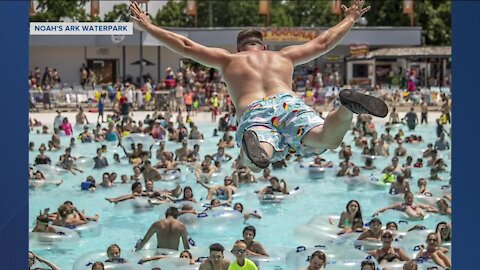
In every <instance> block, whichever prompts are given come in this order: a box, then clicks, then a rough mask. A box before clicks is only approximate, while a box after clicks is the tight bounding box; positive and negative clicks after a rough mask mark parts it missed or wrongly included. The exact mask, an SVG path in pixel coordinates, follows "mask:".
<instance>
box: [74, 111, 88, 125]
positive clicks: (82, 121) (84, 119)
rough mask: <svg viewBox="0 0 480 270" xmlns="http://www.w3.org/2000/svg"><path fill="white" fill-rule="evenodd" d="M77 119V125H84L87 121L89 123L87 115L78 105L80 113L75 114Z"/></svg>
mask: <svg viewBox="0 0 480 270" xmlns="http://www.w3.org/2000/svg"><path fill="white" fill-rule="evenodd" d="M75 121H76V123H75V124H76V125H84V124H85V123H87V125H88V124H89V122H88V119H87V116H86V115H85V113H84V112H83V108H82V107H78V113H77V115H76V116H75Z"/></svg>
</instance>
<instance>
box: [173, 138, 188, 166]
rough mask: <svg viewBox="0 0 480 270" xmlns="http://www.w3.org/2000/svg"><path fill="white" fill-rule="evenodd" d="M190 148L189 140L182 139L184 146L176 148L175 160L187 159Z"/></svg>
mask: <svg viewBox="0 0 480 270" xmlns="http://www.w3.org/2000/svg"><path fill="white" fill-rule="evenodd" d="M189 154H190V150H189V149H188V141H187V139H184V140H183V141H182V147H180V148H178V149H177V150H175V161H186V160H187V158H188V155H189Z"/></svg>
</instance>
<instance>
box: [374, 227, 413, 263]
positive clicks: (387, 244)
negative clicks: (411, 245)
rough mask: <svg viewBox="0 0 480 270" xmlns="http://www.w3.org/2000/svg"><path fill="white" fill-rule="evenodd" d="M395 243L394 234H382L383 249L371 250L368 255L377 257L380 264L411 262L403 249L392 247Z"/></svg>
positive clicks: (386, 231)
mask: <svg viewBox="0 0 480 270" xmlns="http://www.w3.org/2000/svg"><path fill="white" fill-rule="evenodd" d="M393 241H394V233H393V232H392V231H389V230H384V231H383V232H382V247H381V248H379V249H375V250H371V251H369V252H368V254H370V255H372V256H373V257H375V259H376V260H377V262H379V263H380V264H383V263H389V262H404V261H409V260H410V257H408V255H407V254H406V253H405V251H404V250H403V249H401V248H396V247H392V243H393Z"/></svg>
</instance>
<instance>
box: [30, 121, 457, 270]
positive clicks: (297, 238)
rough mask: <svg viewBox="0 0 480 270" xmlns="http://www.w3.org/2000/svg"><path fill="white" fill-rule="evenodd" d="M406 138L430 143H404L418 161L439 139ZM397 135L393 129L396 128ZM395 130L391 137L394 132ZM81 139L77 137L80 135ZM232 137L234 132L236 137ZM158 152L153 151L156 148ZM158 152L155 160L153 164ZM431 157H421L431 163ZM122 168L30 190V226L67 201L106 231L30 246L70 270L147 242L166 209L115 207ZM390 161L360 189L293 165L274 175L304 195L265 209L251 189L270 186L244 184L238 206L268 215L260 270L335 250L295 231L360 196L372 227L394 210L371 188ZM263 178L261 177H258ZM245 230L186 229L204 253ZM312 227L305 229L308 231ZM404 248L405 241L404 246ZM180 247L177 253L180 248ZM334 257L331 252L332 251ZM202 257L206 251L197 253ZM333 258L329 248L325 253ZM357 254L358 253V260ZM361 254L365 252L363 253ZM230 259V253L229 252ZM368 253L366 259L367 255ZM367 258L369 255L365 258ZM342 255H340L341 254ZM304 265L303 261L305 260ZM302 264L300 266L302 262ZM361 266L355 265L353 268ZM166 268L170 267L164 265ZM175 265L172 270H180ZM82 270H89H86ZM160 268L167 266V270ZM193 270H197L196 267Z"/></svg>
mask: <svg viewBox="0 0 480 270" xmlns="http://www.w3.org/2000/svg"><path fill="white" fill-rule="evenodd" d="M214 128H215V126H214V125H213V124H202V125H200V130H201V131H202V132H203V133H204V134H205V136H206V137H207V139H206V140H205V141H204V142H203V143H202V144H201V148H200V153H201V156H202V157H203V155H205V154H213V153H215V152H216V143H217V142H218V140H219V139H220V137H215V138H212V137H211V135H212V133H213V129H214ZM404 131H405V135H409V134H417V135H422V137H423V138H424V140H425V142H424V143H420V144H415V145H410V144H404V146H405V147H406V148H407V150H408V155H412V157H413V159H414V161H416V159H417V157H419V155H420V153H421V150H422V149H425V148H426V146H427V144H428V143H433V142H434V141H435V140H436V136H435V127H434V126H433V125H429V126H418V127H417V130H416V131H415V132H414V133H410V132H408V131H407V130H406V129H404ZM394 132H395V133H396V131H394ZM395 133H393V134H395ZM77 134H78V132H77ZM232 135H233V134H232ZM50 137H51V135H38V134H35V132H32V133H31V134H30V141H34V142H35V145H36V148H38V146H39V145H40V144H41V143H46V142H47V141H48V140H49V139H50ZM352 138H353V136H352V135H351V134H350V133H349V134H347V135H346V137H345V141H346V142H347V143H350V144H351V145H352V147H353V149H354V151H355V154H354V156H353V158H352V160H351V161H352V162H354V163H355V164H358V165H363V159H362V157H361V155H360V154H359V152H360V149H358V148H355V147H354V146H353V141H352ZM61 139H62V145H65V146H66V145H68V143H69V138H67V137H62V138H61ZM106 144H107V145H108V153H107V154H105V156H106V157H107V159H108V160H109V162H110V164H113V158H112V156H113V153H117V152H118V153H123V152H122V151H120V150H119V148H116V144H115V143H106ZM100 145H101V144H100V143H86V144H82V143H80V142H79V141H77V146H76V147H75V148H73V151H72V154H73V155H74V156H77V157H78V156H88V157H94V156H95V150H96V148H98V147H99V146H100ZM179 147H180V145H179V144H175V143H170V142H169V143H167V149H168V150H169V151H174V150H175V149H176V148H179ZM395 147H396V144H393V145H391V146H390V152H391V153H393V150H394V148H395ZM189 148H193V144H190V145H189ZM154 150H155V148H154ZM63 152H64V151H63V149H62V150H60V151H58V152H47V155H48V156H49V157H50V158H51V159H52V161H53V162H56V161H57V160H58V158H59V156H60V154H63ZM238 152H239V149H238V148H235V149H227V153H229V154H231V155H232V156H234V157H236V156H237V154H238ZM37 154H38V151H34V152H30V154H29V161H30V163H33V161H34V160H35V156H36V155H37ZM441 155H442V156H443V158H444V160H445V161H446V163H447V164H448V167H447V170H448V171H450V169H451V160H450V155H449V153H448V152H442V154H441ZM154 156H155V155H154V154H153V157H152V163H155V162H156V159H155V157H154ZM323 157H324V158H325V159H327V160H331V161H334V163H335V165H338V163H339V158H338V153H334V152H330V151H327V152H326V153H325V154H324V155H323ZM310 161H311V160H305V161H304V163H305V164H308V162H310ZM426 161H427V160H424V163H426ZM123 162H124V164H122V165H113V166H109V167H108V168H107V169H102V170H86V171H85V172H84V173H78V174H77V175H75V176H74V175H72V174H70V173H68V174H63V175H61V176H60V177H59V178H61V179H62V180H63V181H64V182H63V184H62V185H60V186H58V187H47V188H39V189H31V190H30V193H29V196H30V197H29V199H30V211H29V220H30V224H31V226H30V227H33V224H34V222H35V218H36V216H37V215H38V213H39V211H40V210H43V209H44V208H50V209H52V210H51V211H50V212H53V211H56V208H57V207H58V206H59V205H60V204H61V203H63V202H64V201H66V200H71V201H73V202H74V203H75V205H76V206H77V207H78V208H79V209H84V210H85V211H86V213H87V214H88V215H93V214H95V213H97V214H99V215H100V217H101V218H100V222H99V223H100V225H101V233H100V234H98V232H97V235H93V236H90V237H81V238H80V239H79V240H77V241H75V242H74V243H73V244H72V245H53V246H49V247H48V248H46V247H45V246H33V244H32V243H30V244H31V250H33V251H35V252H37V253H38V254H39V255H41V256H44V257H46V258H49V259H51V260H52V261H54V262H55V263H57V264H58V265H59V266H60V267H61V268H62V269H72V266H73V265H74V262H75V261H76V260H77V259H78V258H80V257H81V256H82V255H84V254H86V253H89V252H93V251H105V250H106V248H107V247H108V246H109V245H111V244H112V243H116V244H118V245H120V247H122V253H124V254H125V256H126V257H127V258H128V251H131V250H132V249H133V248H134V246H135V243H136V242H137V241H138V239H140V238H142V237H143V236H144V234H145V232H146V231H147V230H148V228H149V227H150V225H151V224H152V223H153V222H155V221H157V220H158V219H161V218H163V217H164V212H165V209H166V206H161V207H155V208H153V209H151V210H149V211H143V212H138V211H134V210H133V208H132V207H131V203H130V202H122V203H119V204H118V205H113V204H111V203H108V202H107V201H106V200H105V199H104V198H107V197H116V196H120V195H124V194H129V193H130V183H129V184H120V176H121V175H122V174H127V175H132V174H133V170H132V167H131V166H128V165H127V163H126V161H125V160H124V161H123ZM404 162H405V158H400V164H403V163H404ZM231 163H232V162H228V163H225V164H223V167H224V169H226V170H228V171H229V172H231V171H232V169H231V168H230V167H231ZM389 163H390V158H389V159H383V160H382V159H378V160H376V161H375V165H376V166H377V168H379V169H377V170H374V171H364V172H362V175H363V176H362V180H365V182H360V183H357V184H352V183H348V182H347V181H344V180H345V179H343V178H337V177H334V176H333V173H327V174H326V177H325V178H324V179H319V180H312V179H309V178H308V177H306V174H305V172H302V170H299V168H296V167H297V165H296V164H295V163H293V161H292V162H291V163H289V167H288V168H287V169H284V170H273V171H272V174H273V175H274V176H277V177H279V178H283V179H285V180H286V181H287V183H288V187H289V189H291V190H293V189H294V188H295V187H300V189H301V190H302V191H301V193H300V194H297V195H295V196H292V197H293V198H289V199H286V200H284V201H282V202H281V203H277V204H260V203H259V200H258V199H257V197H256V196H255V195H254V193H253V191H255V190H258V189H260V188H262V187H264V186H266V185H267V183H266V182H262V183H257V184H251V185H245V184H244V185H242V186H241V187H240V191H241V193H242V194H243V196H240V197H238V198H235V200H234V202H241V203H243V205H244V207H245V209H246V210H257V211H260V212H261V213H262V214H263V218H262V219H261V220H249V221H247V223H249V224H251V225H254V226H255V227H256V229H257V236H256V238H255V240H257V241H259V242H261V243H262V244H263V245H264V247H265V249H266V250H267V251H268V252H269V253H271V255H272V257H273V259H272V260H271V262H268V263H267V262H260V263H259V266H260V269H289V266H290V268H291V267H293V265H294V264H292V260H291V258H290V259H289V262H288V266H287V263H286V259H285V255H286V254H287V252H289V251H292V250H294V249H296V248H297V247H298V246H302V245H303V246H306V247H313V246H314V245H319V244H320V245H324V246H326V247H327V248H330V249H332V248H333V246H334V245H337V244H338V243H335V244H333V243H332V242H331V241H329V239H328V237H323V236H322V232H321V231H319V230H314V232H313V233H312V234H311V235H307V236H305V234H302V233H301V232H300V231H301V230H298V228H302V226H303V228H305V224H308V223H309V221H310V220H311V219H312V218H314V217H316V218H317V220H318V219H320V220H326V217H328V216H332V215H333V216H336V215H339V214H340V213H341V212H342V211H344V210H345V205H346V203H347V202H348V201H349V200H351V199H355V200H358V201H359V202H360V205H361V209H362V213H363V219H364V222H368V220H369V219H370V218H371V215H372V214H373V212H374V211H376V210H377V209H379V208H381V207H383V206H387V205H390V204H392V203H394V202H398V200H395V199H392V197H391V196H390V195H388V194H387V190H388V188H384V187H378V186H375V185H372V184H370V183H369V182H370V179H371V178H372V177H380V176H381V173H380V170H381V169H382V168H384V167H385V166H387V165H388V164H389ZM181 168H182V171H183V178H182V182H181V185H182V187H184V186H186V185H189V186H191V187H192V188H193V192H194V196H195V198H196V199H197V200H201V202H205V201H206V195H207V191H206V189H204V188H203V187H201V186H200V185H198V184H196V183H195V178H194V177H193V174H192V173H190V172H188V169H187V168H185V167H181ZM105 171H106V172H116V173H117V174H118V178H117V185H116V186H115V187H113V188H110V189H102V188H99V189H97V190H96V191H95V192H85V191H81V190H80V182H82V181H84V180H85V178H86V177H87V176H89V175H92V176H93V177H94V178H95V179H96V180H97V183H99V181H100V180H101V175H102V173H103V172H105ZM412 172H413V177H412V180H411V187H412V189H413V191H417V187H416V181H417V180H418V179H419V178H420V177H428V175H429V168H423V169H412ZM440 175H441V177H442V178H443V179H444V181H430V182H429V183H428V188H429V189H430V190H432V191H433V193H434V197H441V195H442V194H443V193H442V192H443V191H442V190H441V187H442V186H443V185H448V183H449V180H450V174H449V173H442V174H440ZM257 176H258V177H259V176H260V174H258V175H257ZM173 186H174V184H173V183H172V182H167V183H166V182H161V181H158V182H155V188H156V189H163V188H169V189H170V188H172V187H173ZM379 217H380V219H381V220H382V221H383V224H384V225H385V224H386V222H388V221H396V222H397V223H398V222H399V220H406V219H405V217H404V216H403V215H402V213H400V212H397V211H387V212H385V213H384V214H381V215H380V216H379ZM444 220H445V221H448V220H449V218H448V217H445V216H440V215H438V214H430V215H429V216H428V217H427V218H426V219H425V220H423V221H408V224H405V222H401V224H400V228H401V229H406V228H410V227H412V226H414V225H415V224H423V225H425V226H426V227H427V228H428V229H431V230H434V229H435V226H436V224H437V223H438V222H439V221H444ZM245 226H246V224H244V223H243V221H238V220H237V221H232V222H205V223H201V224H200V225H199V226H195V227H189V236H190V237H191V238H192V239H193V240H194V241H195V245H196V246H198V247H202V248H207V247H208V246H209V245H210V244H212V243H214V242H219V243H221V244H223V245H224V246H225V248H226V252H227V253H229V252H228V251H229V250H230V249H231V247H232V244H233V243H234V242H235V240H237V239H241V238H242V230H243V228H244V227H245ZM307 227H308V226H307ZM340 245H344V247H343V249H340V251H338V250H335V249H334V248H333V249H334V250H335V252H334V253H336V254H335V256H337V255H338V256H339V257H341V258H342V259H349V254H352V255H351V256H352V258H350V259H358V257H359V256H358V254H357V253H355V250H353V245H352V242H351V241H350V242H348V241H347V242H341V241H340ZM405 245H406V244H405ZM411 245H412V244H410V246H405V247H404V248H405V249H407V250H408V251H409V254H413V252H412V251H411V249H412V248H413V246H411ZM182 248H183V247H181V248H180V249H182ZM332 252H333V251H332ZM200 253H202V252H200ZM327 254H328V250H327ZM355 254H356V255H355ZM361 254H362V253H361ZM201 255H202V256H208V252H203V253H202V254H201ZM229 256H231V254H229ZM362 256H363V255H362ZM365 257H366V255H365ZM337 258H338V257H337ZM300 261H301V260H300ZM352 264H353V265H356V266H354V268H350V267H352V265H350V266H349V265H348V264H347V265H340V264H339V265H336V264H332V265H330V266H329V267H327V269H343V268H342V267H344V268H345V269H359V266H358V261H357V262H356V263H352ZM297 265H298V264H297ZM142 267H144V266H140V265H137V266H136V267H135V269H151V267H152V266H150V268H148V267H146V268H142ZM355 267H356V268H355ZM167 268H168V267H167ZM177 268H178V267H174V268H173V269H177ZM83 269H90V268H88V267H86V268H83ZM162 269H165V267H164V268H162ZM193 269H195V268H194V267H193Z"/></svg>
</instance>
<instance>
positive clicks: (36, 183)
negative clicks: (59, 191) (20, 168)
mask: <svg viewBox="0 0 480 270" xmlns="http://www.w3.org/2000/svg"><path fill="white" fill-rule="evenodd" d="M62 183H63V180H61V179H29V180H28V186H29V187H31V188H39V187H44V186H59V185H61V184H62Z"/></svg>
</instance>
